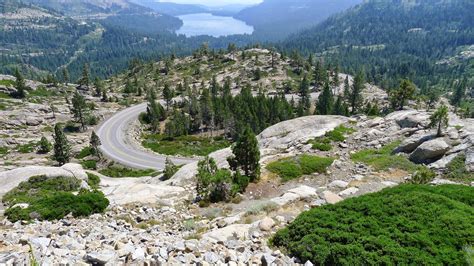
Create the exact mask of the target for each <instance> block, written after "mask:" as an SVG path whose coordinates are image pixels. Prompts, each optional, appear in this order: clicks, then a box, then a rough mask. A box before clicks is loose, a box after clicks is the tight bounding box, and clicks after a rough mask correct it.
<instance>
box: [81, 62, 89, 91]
mask: <svg viewBox="0 0 474 266" xmlns="http://www.w3.org/2000/svg"><path fill="white" fill-rule="evenodd" d="M89 83H90V78H89V64H84V66H83V67H82V76H81V78H80V79H79V85H82V86H86V87H89Z"/></svg>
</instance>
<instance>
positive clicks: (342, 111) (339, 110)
mask: <svg viewBox="0 0 474 266" xmlns="http://www.w3.org/2000/svg"><path fill="white" fill-rule="evenodd" d="M346 109H347V106H346V104H345V103H344V100H343V99H342V97H341V96H338V97H337V100H336V103H335V104H334V111H333V112H332V113H333V114H335V115H344V116H346V115H347V113H346Z"/></svg>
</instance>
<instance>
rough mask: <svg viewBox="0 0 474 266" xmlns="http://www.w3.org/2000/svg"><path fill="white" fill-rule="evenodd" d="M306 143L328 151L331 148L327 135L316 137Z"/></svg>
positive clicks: (314, 147) (316, 148)
mask: <svg viewBox="0 0 474 266" xmlns="http://www.w3.org/2000/svg"><path fill="white" fill-rule="evenodd" d="M308 143H310V144H312V148H313V149H315V150H320V151H330V150H331V149H332V145H331V140H330V139H329V138H327V137H324V138H316V139H314V140H311V141H309V142H308Z"/></svg>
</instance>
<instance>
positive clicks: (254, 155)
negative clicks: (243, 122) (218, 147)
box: [228, 127, 260, 181]
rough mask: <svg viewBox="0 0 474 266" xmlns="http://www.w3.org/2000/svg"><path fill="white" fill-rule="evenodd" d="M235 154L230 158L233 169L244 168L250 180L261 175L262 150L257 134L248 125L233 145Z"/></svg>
mask: <svg viewBox="0 0 474 266" xmlns="http://www.w3.org/2000/svg"><path fill="white" fill-rule="evenodd" d="M232 153H233V156H232V157H231V158H229V159H228V161H229V165H230V166H231V169H232V170H234V171H239V170H242V171H243V173H244V175H245V176H247V177H249V178H250V181H254V180H257V179H258V178H259V177H260V150H259V148H258V141H257V138H256V137H255V134H254V133H253V132H252V130H251V129H250V127H246V128H245V130H244V131H243V132H242V133H241V134H240V136H239V138H238V140H237V142H236V143H235V145H234V146H233V147H232Z"/></svg>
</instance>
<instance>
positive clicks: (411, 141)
mask: <svg viewBox="0 0 474 266" xmlns="http://www.w3.org/2000/svg"><path fill="white" fill-rule="evenodd" d="M435 137H436V135H434V134H417V135H413V136H411V137H409V138H407V139H405V140H403V141H402V143H400V145H399V146H398V147H397V148H396V149H395V150H394V151H393V152H394V153H399V152H405V153H410V152H412V151H414V150H415V149H416V148H418V146H420V145H421V144H423V143H424V142H426V141H429V140H432V139H434V138H435Z"/></svg>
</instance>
